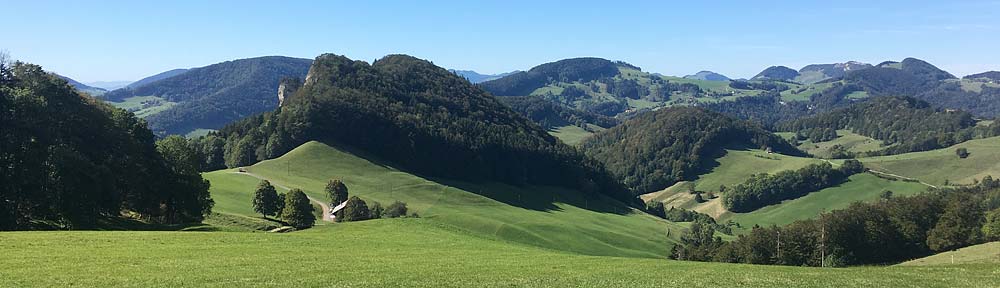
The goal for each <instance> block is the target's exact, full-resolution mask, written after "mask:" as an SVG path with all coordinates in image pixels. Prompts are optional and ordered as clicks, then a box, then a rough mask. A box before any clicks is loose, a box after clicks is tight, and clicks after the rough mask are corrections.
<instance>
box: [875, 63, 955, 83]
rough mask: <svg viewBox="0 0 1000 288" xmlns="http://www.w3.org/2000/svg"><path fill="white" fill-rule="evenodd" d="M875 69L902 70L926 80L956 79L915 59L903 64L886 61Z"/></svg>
mask: <svg viewBox="0 0 1000 288" xmlns="http://www.w3.org/2000/svg"><path fill="white" fill-rule="evenodd" d="M876 67H879V68H892V69H899V70H903V71H906V72H908V73H911V74H913V75H916V76H918V77H920V78H923V79H927V80H945V79H956V77H955V75H951V73H948V72H946V71H944V70H941V69H938V68H937V67H935V66H934V65H931V64H930V63H927V62H926V61H923V60H920V59H917V58H906V59H903V62H893V61H886V62H882V63H881V64H879V65H877V66H876Z"/></svg>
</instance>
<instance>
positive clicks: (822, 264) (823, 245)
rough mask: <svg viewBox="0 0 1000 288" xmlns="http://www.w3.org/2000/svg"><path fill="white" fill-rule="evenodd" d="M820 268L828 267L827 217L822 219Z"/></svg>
mask: <svg viewBox="0 0 1000 288" xmlns="http://www.w3.org/2000/svg"><path fill="white" fill-rule="evenodd" d="M819 219H820V223H819V225H820V232H819V255H820V256H819V267H826V221H825V220H826V217H820V218H819Z"/></svg>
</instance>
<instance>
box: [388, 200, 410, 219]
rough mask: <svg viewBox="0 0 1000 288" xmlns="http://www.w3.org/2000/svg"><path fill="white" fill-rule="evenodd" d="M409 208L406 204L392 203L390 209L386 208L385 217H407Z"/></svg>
mask: <svg viewBox="0 0 1000 288" xmlns="http://www.w3.org/2000/svg"><path fill="white" fill-rule="evenodd" d="M406 212H407V208H406V203H403V202H399V201H396V202H392V204H389V207H385V212H384V213H383V217H385V218H398V217H404V216H406Z"/></svg>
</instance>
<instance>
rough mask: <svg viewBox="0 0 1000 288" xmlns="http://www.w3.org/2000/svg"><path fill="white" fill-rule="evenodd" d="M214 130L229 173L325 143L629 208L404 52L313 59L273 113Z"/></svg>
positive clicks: (536, 132) (531, 128) (572, 159)
mask: <svg viewBox="0 0 1000 288" xmlns="http://www.w3.org/2000/svg"><path fill="white" fill-rule="evenodd" d="M192 73H193V72H192ZM188 74H190V73H188ZM373 83H377V85H373ZM218 133H219V135H218V136H209V137H219V139H224V140H225V141H226V142H227V143H225V145H224V147H227V148H226V149H224V150H225V154H226V155H225V157H224V159H225V162H226V163H225V164H226V166H229V167H238V166H244V165H247V164H252V163H254V162H257V161H261V160H264V159H270V158H273V157H276V156H279V155H282V154H284V153H285V152H288V151H290V150H291V149H293V148H295V147H297V146H299V145H301V144H303V143H305V142H308V141H311V140H317V141H327V142H331V141H332V142H333V143H337V144H338V145H347V146H350V147H354V148H356V149H360V150H362V151H364V152H366V153H369V155H373V156H374V157H376V158H375V159H382V160H385V161H389V162H390V163H393V166H396V165H399V167H402V168H405V169H410V170H413V171H417V172H419V173H422V174H426V175H429V176H435V177H445V178H448V179H459V180H472V181H476V182H472V183H482V181H484V180H487V181H499V182H504V183H512V184H517V185H523V184H538V185H555V186H562V187H568V188H574V189H580V191H584V192H585V193H602V194H605V195H607V196H610V197H613V198H615V199H618V200H620V201H622V202H625V203H635V198H634V197H633V196H631V195H629V194H627V193H626V191H625V189H624V187H622V186H621V185H620V184H618V183H616V182H615V181H614V180H613V179H612V178H611V176H610V175H609V174H607V172H604V170H603V169H602V168H600V166H599V165H596V163H593V162H592V161H589V160H588V159H587V158H585V157H584V156H583V154H581V153H580V152H578V151H577V150H576V149H573V148H572V147H570V146H567V145H566V144H563V143H562V142H560V141H559V140H557V139H556V138H555V137H553V136H551V135H549V134H548V133H547V131H545V130H544V129H542V128H541V127H539V126H538V125H535V124H534V123H532V122H531V121H530V120H528V119H527V118H525V117H523V116H521V115H518V114H517V113H515V112H514V111H512V110H511V109H510V108H509V107H508V106H506V105H504V104H503V103H501V102H500V101H499V100H498V99H497V98H495V97H492V96H491V95H490V94H488V93H486V92H485V91H483V90H482V89H480V88H479V87H477V86H476V85H473V84H471V83H469V82H468V81H466V80H465V79H462V78H461V77H460V76H458V75H455V74H453V73H450V72H448V71H447V70H445V69H443V68H440V67H437V66H435V65H434V64H433V63H431V62H429V61H426V60H421V59H417V58H414V57H411V56H407V55H389V56H386V57H384V58H382V59H378V60H377V61H375V63H373V64H368V63H366V62H364V61H355V60H351V59H348V58H347V57H344V56H339V55H333V54H324V55H321V56H319V57H317V58H316V60H315V61H314V62H313V65H312V67H311V68H310V69H309V75H308V76H307V77H306V80H305V83H304V84H303V85H302V87H301V88H299V89H297V90H296V92H294V95H292V96H290V97H286V98H285V101H284V103H283V104H282V106H281V109H277V110H274V111H273V112H268V113H265V114H262V115H258V116H255V117H250V118H247V119H244V120H241V121H239V122H237V123H233V124H231V125H228V126H226V127H225V128H223V129H221V130H220V131H219V132H218ZM219 145H222V144H219ZM217 147H219V148H220V149H221V146H217Z"/></svg>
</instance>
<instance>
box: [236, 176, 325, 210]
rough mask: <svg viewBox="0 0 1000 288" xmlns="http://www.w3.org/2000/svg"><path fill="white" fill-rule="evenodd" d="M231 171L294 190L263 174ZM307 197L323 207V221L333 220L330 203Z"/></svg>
mask: <svg viewBox="0 0 1000 288" xmlns="http://www.w3.org/2000/svg"><path fill="white" fill-rule="evenodd" d="M230 173H233V174H241V175H247V176H250V177H253V178H257V179H260V180H267V181H268V182H271V185H274V186H277V187H278V188H281V189H285V190H292V189H291V188H288V187H287V186H284V185H281V184H278V183H275V182H274V180H271V179H267V178H264V177H263V176H260V175H257V174H253V173H250V172H230ZM306 197H307V198H309V201H312V202H313V203H316V205H319V207H322V208H323V221H326V222H333V216H332V215H330V205H328V204H326V203H325V202H323V201H320V200H319V199H316V198H313V197H312V196H309V195H306Z"/></svg>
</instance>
